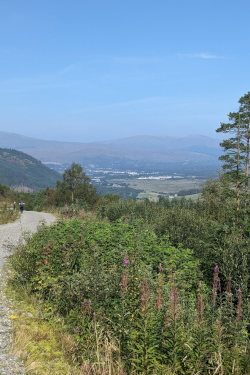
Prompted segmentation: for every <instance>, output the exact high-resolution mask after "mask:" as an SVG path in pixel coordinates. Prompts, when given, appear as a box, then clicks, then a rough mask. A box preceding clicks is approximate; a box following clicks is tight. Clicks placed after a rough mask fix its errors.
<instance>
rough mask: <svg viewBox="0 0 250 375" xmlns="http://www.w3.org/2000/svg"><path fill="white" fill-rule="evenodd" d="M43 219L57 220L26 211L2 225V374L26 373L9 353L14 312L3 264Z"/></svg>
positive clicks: (0, 244) (0, 245) (0, 355)
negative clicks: (6, 292)
mask: <svg viewBox="0 0 250 375" xmlns="http://www.w3.org/2000/svg"><path fill="white" fill-rule="evenodd" d="M41 220H42V221H45V222H46V224H47V225H50V224H52V223H53V222H54V221H55V217H54V216H53V215H51V214H47V213H44V212H33V211H25V212H24V213H23V214H22V215H21V218H20V219H19V220H18V221H16V222H15V223H11V224H5V225H0V375H19V374H20V375H21V374H22V375H23V374H25V372H24V369H23V367H22V364H21V363H20V362H19V361H18V360H17V358H15V356H13V355H11V354H9V353H8V349H9V347H10V344H11V334H12V323H11V320H10V318H9V317H10V316H11V315H13V312H12V310H11V306H10V301H8V300H7V298H6V296H5V294H4V286H5V278H4V277H3V266H4V263H5V260H6V258H7V257H8V256H9V255H11V252H13V250H14V249H15V246H16V245H17V244H18V243H19V241H20V240H21V239H22V234H23V233H24V232H32V233H33V232H36V231H37V227H38V225H39V223H40V221H41Z"/></svg>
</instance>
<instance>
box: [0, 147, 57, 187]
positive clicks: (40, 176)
mask: <svg viewBox="0 0 250 375" xmlns="http://www.w3.org/2000/svg"><path fill="white" fill-rule="evenodd" d="M60 179H61V176H60V174H59V173H57V172H55V171H53V170H51V169H49V168H47V167H46V166H44V165H43V164H42V163H41V162H40V161H38V160H36V159H35V158H33V157H32V156H30V155H27V154H25V153H23V152H21V151H16V150H11V149H6V148H0V182H1V184H3V185H8V186H11V187H16V188H19V189H25V188H26V189H28V190H39V189H44V188H46V187H47V186H55V185H56V182H57V180H60Z"/></svg>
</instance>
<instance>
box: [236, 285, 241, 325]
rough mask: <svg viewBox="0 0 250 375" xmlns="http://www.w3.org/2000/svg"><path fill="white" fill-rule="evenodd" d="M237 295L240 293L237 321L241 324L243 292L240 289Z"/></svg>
mask: <svg viewBox="0 0 250 375" xmlns="http://www.w3.org/2000/svg"><path fill="white" fill-rule="evenodd" d="M237 293H238V304H237V317H236V321H237V323H238V324H240V323H241V321H242V290H241V289H238V290H237Z"/></svg>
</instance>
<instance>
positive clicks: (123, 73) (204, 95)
mask: <svg viewBox="0 0 250 375" xmlns="http://www.w3.org/2000/svg"><path fill="white" fill-rule="evenodd" d="M249 14H250V2H249V1H248V0H238V1H235V0H227V1H226V0H219V1H218V0H217V1H215V0H188V1H187V0H179V1H168V0H154V1H153V0H152V1H151V0H150V1H149V0H126V1H124V0H116V1H115V0H71V1H69V0H49V1H48V0H36V1H34V0H23V1H20V0H2V1H0V130H3V131H10V132H15V133H19V134H24V135H29V136H32V137H38V138H45V139H57V140H69V141H97V140H104V139H114V138H119V137H127V136H132V135H138V134H147V135H178V136H179V135H185V134H205V135H210V136H216V133H215V129H216V128H217V127H218V126H219V123H220V121H226V119H227V117H226V114H227V113H229V112H230V111H232V110H237V108H238V103H237V102H238V99H239V98H240V97H241V96H242V95H244V94H245V93H247V92H248V91H250V85H249V83H250V69H249V66H250V48H249V44H250V37H249V36H250V27H249Z"/></svg>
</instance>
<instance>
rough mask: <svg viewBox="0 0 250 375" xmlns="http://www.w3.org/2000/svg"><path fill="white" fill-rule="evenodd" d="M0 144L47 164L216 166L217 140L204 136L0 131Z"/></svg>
mask: <svg viewBox="0 0 250 375" xmlns="http://www.w3.org/2000/svg"><path fill="white" fill-rule="evenodd" d="M0 147H9V148H15V149H18V150H20V151H23V152H26V153H28V154H29V155H31V156H33V157H35V158H37V159H39V160H41V161H42V162H43V163H46V164H48V165H51V166H53V165H57V164H70V163H71V162H73V161H74V162H77V163H80V164H82V165H83V166H84V168H89V167H92V168H95V167H98V168H120V169H128V168H129V169H134V168H138V167H139V168H148V169H150V168H151V169H157V168H158V169H159V168H162V166H163V165H164V166H165V167H170V168H171V167H173V166H175V167H177V168H178V170H180V168H193V167H196V168H206V167H207V166H209V167H212V168H214V170H216V168H217V167H218V156H219V154H220V149H219V140H218V139H214V138H211V137H207V136H201V135H190V136H183V137H168V136H165V137H156V136H145V135H139V136H135V137H129V138H123V139H117V140H111V141H103V142H89V143H87V142H86V143H81V142H59V141H47V140H40V139H34V138H29V137H25V136H22V135H18V134H12V133H6V132H0Z"/></svg>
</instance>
